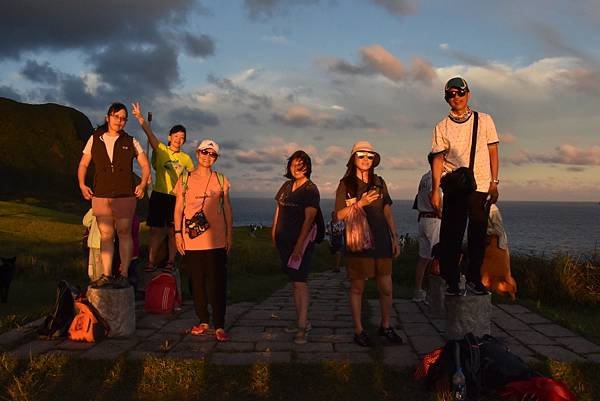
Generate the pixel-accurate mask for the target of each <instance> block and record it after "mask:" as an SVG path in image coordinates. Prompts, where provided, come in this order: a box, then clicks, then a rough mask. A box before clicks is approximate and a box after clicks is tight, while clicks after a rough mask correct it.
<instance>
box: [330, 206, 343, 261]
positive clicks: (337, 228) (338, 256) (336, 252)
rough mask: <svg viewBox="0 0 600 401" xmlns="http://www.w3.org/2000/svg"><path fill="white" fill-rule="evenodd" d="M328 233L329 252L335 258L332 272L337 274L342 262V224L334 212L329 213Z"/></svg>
mask: <svg viewBox="0 0 600 401" xmlns="http://www.w3.org/2000/svg"><path fill="white" fill-rule="evenodd" d="M327 232H328V233H329V251H330V252H331V254H332V255H333V256H334V258H335V265H334V266H333V269H332V270H333V272H334V273H339V271H340V265H341V262H342V250H343V249H344V222H343V221H341V220H338V219H337V213H336V212H335V210H333V211H332V212H331V220H330V221H329V224H328V225H327Z"/></svg>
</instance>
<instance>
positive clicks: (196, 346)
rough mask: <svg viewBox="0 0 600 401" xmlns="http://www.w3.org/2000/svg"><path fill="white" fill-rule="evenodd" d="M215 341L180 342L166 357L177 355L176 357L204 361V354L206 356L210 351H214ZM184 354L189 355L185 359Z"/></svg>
mask: <svg viewBox="0 0 600 401" xmlns="http://www.w3.org/2000/svg"><path fill="white" fill-rule="evenodd" d="M216 344H217V343H216V342H215V341H210V342H209V341H205V342H189V341H188V342H183V341H182V342H180V343H179V344H177V345H175V346H174V347H173V348H172V349H171V351H169V353H168V355H176V354H177V355H178V357H183V358H191V359H204V354H208V353H209V352H210V351H212V350H214V349H215V346H216ZM185 354H189V356H188V357H185Z"/></svg>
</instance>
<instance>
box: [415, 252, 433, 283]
mask: <svg viewBox="0 0 600 401" xmlns="http://www.w3.org/2000/svg"><path fill="white" fill-rule="evenodd" d="M430 262H431V259H426V258H422V257H420V256H419V260H418V261H417V270H416V271H415V290H422V289H423V277H424V276H425V270H427V266H428V265H429V263H430Z"/></svg>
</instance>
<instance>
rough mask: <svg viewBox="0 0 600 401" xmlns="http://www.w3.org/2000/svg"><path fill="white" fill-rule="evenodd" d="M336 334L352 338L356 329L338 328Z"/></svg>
mask: <svg viewBox="0 0 600 401" xmlns="http://www.w3.org/2000/svg"><path fill="white" fill-rule="evenodd" d="M334 333H335V334H336V335H341V336H348V337H350V338H352V336H354V328H353V327H338V328H335V329H334Z"/></svg>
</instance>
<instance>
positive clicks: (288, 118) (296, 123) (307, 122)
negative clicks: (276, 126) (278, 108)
mask: <svg viewBox="0 0 600 401" xmlns="http://www.w3.org/2000/svg"><path fill="white" fill-rule="evenodd" d="M272 120H273V121H275V122H279V123H281V124H283V125H287V126H289V127H295V128H304V127H311V126H316V125H317V124H318V123H319V122H318V120H317V118H315V117H313V116H312V114H311V111H310V110H309V109H308V108H307V107H305V106H301V105H294V106H292V107H290V108H289V109H288V110H287V112H286V113H285V115H281V114H273V117H272Z"/></svg>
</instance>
